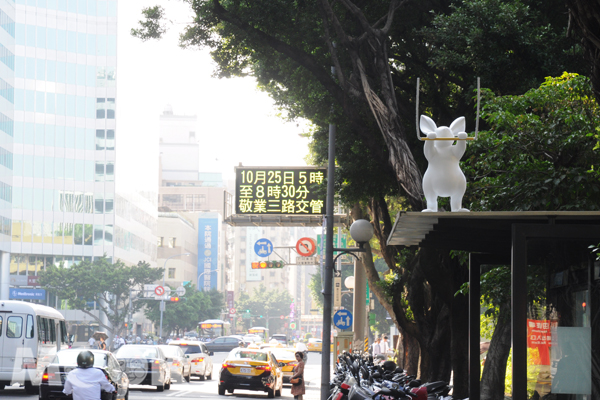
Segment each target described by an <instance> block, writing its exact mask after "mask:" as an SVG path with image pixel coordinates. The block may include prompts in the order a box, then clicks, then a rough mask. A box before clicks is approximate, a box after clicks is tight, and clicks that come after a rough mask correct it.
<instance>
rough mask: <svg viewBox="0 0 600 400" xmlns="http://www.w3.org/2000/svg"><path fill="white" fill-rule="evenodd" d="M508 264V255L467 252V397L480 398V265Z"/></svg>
mask: <svg viewBox="0 0 600 400" xmlns="http://www.w3.org/2000/svg"><path fill="white" fill-rule="evenodd" d="M483 265H507V266H508V265H510V257H508V256H499V255H496V254H474V253H469V399H470V400H480V399H481V385H480V376H481V360H480V353H481V350H480V342H481V336H480V317H481V314H480V298H481V285H480V282H481V267H482V266H483Z"/></svg>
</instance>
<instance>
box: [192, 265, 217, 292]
mask: <svg viewBox="0 0 600 400" xmlns="http://www.w3.org/2000/svg"><path fill="white" fill-rule="evenodd" d="M217 271H218V270H217V269H211V270H210V271H204V272H203V273H201V274H200V275H198V278H197V279H196V288H197V289H198V290H200V277H201V276H202V275H204V274H207V273H211V272H217Z"/></svg>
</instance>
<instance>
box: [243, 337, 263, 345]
mask: <svg viewBox="0 0 600 400" xmlns="http://www.w3.org/2000/svg"><path fill="white" fill-rule="evenodd" d="M262 341H263V340H262V338H261V337H260V336H258V335H244V342H253V343H262Z"/></svg>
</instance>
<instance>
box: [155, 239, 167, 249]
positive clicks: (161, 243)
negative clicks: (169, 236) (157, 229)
mask: <svg viewBox="0 0 600 400" xmlns="http://www.w3.org/2000/svg"><path fill="white" fill-rule="evenodd" d="M157 239H158V242H157V244H156V245H157V246H158V247H163V241H164V240H165V238H164V237H158V238H157Z"/></svg>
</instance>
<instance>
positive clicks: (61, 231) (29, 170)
mask: <svg viewBox="0 0 600 400" xmlns="http://www.w3.org/2000/svg"><path fill="white" fill-rule="evenodd" d="M116 66H117V0H0V164H1V165H0V198H1V199H0V251H2V258H1V261H2V275H1V278H2V279H0V281H1V282H2V289H3V290H6V289H7V287H6V279H5V278H6V274H7V272H6V270H7V269H8V271H9V272H8V275H9V281H10V284H11V286H32V285H33V286H32V287H35V284H36V279H35V278H31V277H32V276H33V277H35V276H36V275H37V272H38V271H40V270H41V269H43V268H45V266H46V265H48V264H49V263H54V264H58V263H60V262H61V261H62V262H64V263H65V265H67V266H70V265H72V264H73V263H77V262H78V261H81V260H84V259H89V260H91V259H93V257H99V256H102V255H104V254H106V255H107V256H108V257H115V250H114V249H115V231H116V230H119V229H120V231H121V236H122V237H126V238H128V240H125V241H123V240H122V242H123V243H125V244H124V246H131V243H134V242H135V243H136V244H137V248H140V249H142V251H145V253H144V254H146V255H147V257H146V258H148V259H147V261H151V259H152V257H154V261H155V259H156V246H155V240H154V239H151V238H150V237H148V234H150V235H151V233H152V232H151V230H152V229H153V228H152V226H150V225H152V224H151V223H150V224H146V225H148V226H149V227H148V230H147V232H145V234H143V235H142V236H147V237H146V238H145V239H144V238H143V237H142V236H140V235H135V234H130V233H128V232H127V229H126V228H125V229H124V228H118V227H116V226H115V219H116V217H115V208H116V201H117V200H118V199H116V196H115V176H116V171H117V166H116V162H115V160H116V157H115V146H116V142H117V140H118V135H119V133H118V131H117V129H116V120H117V115H116V101H117V92H116ZM125 208H127V209H128V210H130V208H131V207H129V206H128V207H125ZM128 212H130V211H128ZM140 212H142V211H140ZM147 217H148V218H152V215H148V216H147ZM154 226H155V223H154ZM154 230H155V228H154ZM152 245H154V248H152ZM152 253H153V254H154V255H152ZM137 260H138V261H139V260H140V258H139V257H138V258H137ZM132 262H137V261H133V260H132ZM7 263H8V268H7Z"/></svg>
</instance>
